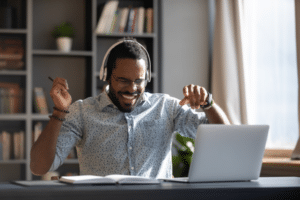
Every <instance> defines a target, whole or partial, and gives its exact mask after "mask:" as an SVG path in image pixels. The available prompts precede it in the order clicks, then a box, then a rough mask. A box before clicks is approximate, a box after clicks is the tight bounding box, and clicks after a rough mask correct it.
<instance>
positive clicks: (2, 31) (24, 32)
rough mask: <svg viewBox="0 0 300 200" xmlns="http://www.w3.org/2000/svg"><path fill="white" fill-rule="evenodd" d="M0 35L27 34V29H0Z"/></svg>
mask: <svg viewBox="0 0 300 200" xmlns="http://www.w3.org/2000/svg"><path fill="white" fill-rule="evenodd" d="M0 33H8V34H26V33H27V29H0Z"/></svg>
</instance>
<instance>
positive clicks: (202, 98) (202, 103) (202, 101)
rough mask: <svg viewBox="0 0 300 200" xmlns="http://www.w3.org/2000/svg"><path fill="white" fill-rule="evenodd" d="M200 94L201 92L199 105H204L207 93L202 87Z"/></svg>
mask: <svg viewBox="0 0 300 200" xmlns="http://www.w3.org/2000/svg"><path fill="white" fill-rule="evenodd" d="M200 92H201V105H205V104H206V98H207V91H206V90H205V89H204V88H203V87H201V88H200Z"/></svg>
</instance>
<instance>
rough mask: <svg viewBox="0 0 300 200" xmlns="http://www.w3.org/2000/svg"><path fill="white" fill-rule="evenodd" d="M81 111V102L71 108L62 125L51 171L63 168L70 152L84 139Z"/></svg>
mask: <svg viewBox="0 0 300 200" xmlns="http://www.w3.org/2000/svg"><path fill="white" fill-rule="evenodd" d="M81 109H82V107H81V100H79V101H76V102H75V103H73V104H72V105H71V106H70V108H69V111H70V113H68V114H67V115H66V120H65V121H64V122H63V124H62V127H61V129H60V132H59V136H58V138H57V144H56V152H55V157H54V161H53V163H52V165H51V167H50V169H49V171H54V170H56V169H57V168H58V167H59V166H61V165H62V164H63V162H64V160H65V159H66V157H67V156H68V155H69V153H70V151H71V150H72V149H73V148H74V147H75V145H77V144H78V143H79V142H80V140H81V139H82V135H83V131H82V130H83V128H82V127H83V120H82V115H81V113H82V112H81Z"/></svg>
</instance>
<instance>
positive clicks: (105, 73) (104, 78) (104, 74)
mask: <svg viewBox="0 0 300 200" xmlns="http://www.w3.org/2000/svg"><path fill="white" fill-rule="evenodd" d="M106 76H107V67H106V66H105V67H104V73H103V81H106Z"/></svg>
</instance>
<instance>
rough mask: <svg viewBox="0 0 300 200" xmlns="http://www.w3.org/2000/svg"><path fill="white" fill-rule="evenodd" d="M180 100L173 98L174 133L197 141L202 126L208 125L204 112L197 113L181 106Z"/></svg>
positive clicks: (185, 106)
mask: <svg viewBox="0 0 300 200" xmlns="http://www.w3.org/2000/svg"><path fill="white" fill-rule="evenodd" d="M179 102H180V100H179V99H176V98H173V120H174V131H175V132H178V133H179V134H180V135H182V136H184V137H189V138H193V139H195V137H196V134H197V128H198V126H199V125H200V124H208V120H207V117H206V115H205V113H204V112H197V111H194V110H193V109H191V108H190V107H189V106H187V105H184V106H181V105H179Z"/></svg>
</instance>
